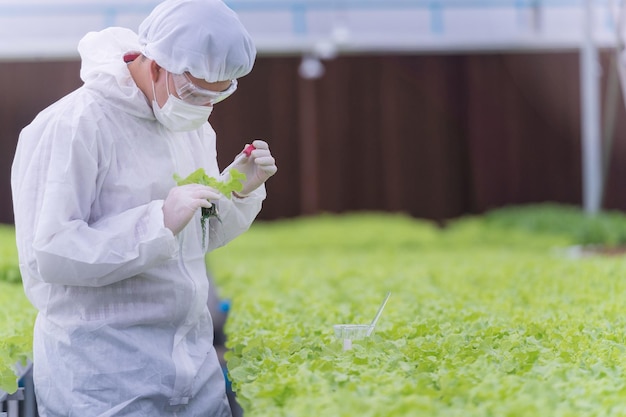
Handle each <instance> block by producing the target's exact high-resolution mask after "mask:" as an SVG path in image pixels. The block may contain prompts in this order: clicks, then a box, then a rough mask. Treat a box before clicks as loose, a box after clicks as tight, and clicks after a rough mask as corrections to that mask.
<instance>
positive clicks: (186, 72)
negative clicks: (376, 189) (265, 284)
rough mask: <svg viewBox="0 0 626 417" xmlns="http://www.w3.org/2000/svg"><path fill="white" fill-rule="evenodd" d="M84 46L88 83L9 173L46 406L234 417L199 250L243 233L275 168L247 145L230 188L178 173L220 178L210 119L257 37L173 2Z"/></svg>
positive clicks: (246, 67) (57, 108)
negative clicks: (188, 180) (214, 213)
mask: <svg viewBox="0 0 626 417" xmlns="http://www.w3.org/2000/svg"><path fill="white" fill-rule="evenodd" d="M78 50H79V52H80V55H81V59H82V66H81V78H82V79H83V81H84V85H83V86H81V87H80V88H78V89H77V90H76V91H74V92H72V93H70V94H69V95H67V96H66V97H64V98H62V99H61V100H59V101H58V102H56V103H54V104H52V105H51V106H50V107H48V108H47V109H45V110H43V111H42V112H41V113H40V114H39V115H37V117H36V118H35V119H34V121H33V122H32V123H31V124H30V125H28V126H27V127H25V128H24V129H23V131H22V132H21V134H20V138H19V142H18V146H17V150H16V155H15V159H14V162H13V166H12V173H11V178H12V179H11V185H12V192H13V202H14V211H15V228H16V235H17V245H18V251H19V259H20V268H21V273H22V277H23V283H24V289H25V292H26V294H27V296H28V298H29V299H30V301H31V302H32V304H33V305H34V306H35V307H36V308H37V309H38V311H39V314H38V316H37V320H36V324H35V329H34V349H33V350H34V352H33V355H34V358H33V363H34V382H35V392H36V398H37V403H38V408H39V413H40V415H41V416H42V417H50V416H63V417H68V416H70V417H74V416H78V417H93V416H150V417H155V416H180V417H182V416H203V417H222V416H230V415H231V411H230V408H229V405H228V402H227V399H226V395H225V381H224V376H223V373H222V371H221V369H220V365H219V363H218V359H217V356H216V353H215V350H214V348H213V345H212V338H213V328H212V322H211V316H210V314H209V310H208V308H207V298H208V293H209V288H208V286H209V284H208V280H207V271H206V265H205V253H206V252H207V251H211V250H213V249H215V248H217V247H219V246H222V245H224V244H226V243H227V242H229V241H230V240H232V239H233V238H235V237H236V236H238V235H240V234H241V233H243V232H244V231H246V230H247V229H248V228H249V227H250V225H251V223H252V222H253V220H254V219H255V217H256V216H257V214H258V212H259V211H260V209H261V204H262V201H263V200H264V198H265V197H266V191H265V186H264V183H265V181H266V180H267V179H268V178H269V177H271V176H272V175H273V174H274V173H275V172H276V170H277V168H276V165H275V161H274V158H273V157H272V155H271V153H270V150H269V147H268V145H267V143H266V142H265V141H262V140H255V141H253V142H252V144H253V145H254V146H255V147H256V150H254V151H253V152H252V153H251V154H250V155H249V156H247V157H243V158H237V159H238V161H239V162H238V163H237V164H235V166H234V168H236V169H238V170H239V171H240V172H242V173H244V174H245V175H246V180H245V182H244V187H243V190H242V191H241V192H239V193H237V194H235V195H232V196H224V195H221V194H219V193H218V192H217V191H216V190H215V189H213V188H210V187H206V186H203V185H198V184H191V185H183V186H177V185H176V182H175V181H174V179H173V174H174V173H177V174H179V175H180V176H181V177H185V176H187V175H188V174H190V173H191V172H193V171H195V170H197V169H198V168H204V170H205V171H206V173H207V174H208V175H209V176H213V177H218V176H219V175H220V171H219V168H218V164H217V155H216V135H215V132H214V131H213V129H212V128H211V126H210V124H209V123H208V121H207V119H208V117H209V114H210V113H211V110H212V109H213V105H214V104H216V103H217V102H219V101H221V100H223V99H224V98H226V97H227V96H228V95H230V94H232V92H233V91H234V90H235V88H236V86H237V79H238V78H240V77H243V76H245V75H246V74H248V73H249V72H250V71H251V70H252V66H253V63H254V60H255V56H256V50H255V47H254V45H253V43H252V41H251V39H250V36H249V34H248V33H247V31H246V30H245V28H244V27H243V26H242V24H241V22H240V21H239V19H238V17H237V16H236V14H235V13H234V12H233V11H232V10H231V9H229V8H228V7H227V6H226V5H225V4H224V3H223V2H222V1H220V0H166V1H164V2H162V3H160V4H159V5H158V6H157V7H156V8H155V9H154V10H153V12H152V13H151V14H150V15H149V16H148V17H147V18H146V20H144V21H143V22H142V23H141V25H140V26H139V31H138V33H134V32H133V31H131V30H129V29H124V28H108V29H105V30H103V31H101V32H98V33H89V34H87V35H86V36H85V37H84V38H83V39H82V40H81V41H80V43H79V47H78ZM242 145H244V142H242ZM222 174H223V175H226V173H222ZM228 197H230V198H228ZM213 203H214V204H216V206H217V209H218V213H219V218H216V217H213V218H211V219H210V220H209V222H208V225H207V232H206V234H207V235H206V236H205V238H206V242H204V244H203V231H202V228H201V221H200V215H201V213H200V210H198V209H199V208H200V207H210V206H211V204H213Z"/></svg>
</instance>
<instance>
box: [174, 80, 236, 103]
mask: <svg viewBox="0 0 626 417" xmlns="http://www.w3.org/2000/svg"><path fill="white" fill-rule="evenodd" d="M172 79H173V80H174V86H175V87H176V94H178V97H179V98H180V99H181V100H183V101H185V102H187V103H189V104H194V105H196V106H206V105H211V106H213V105H215V104H217V103H219V102H220V101H223V100H225V99H226V98H228V97H229V96H230V95H231V94H232V93H234V92H235V90H236V89H237V80H231V82H230V86H229V87H228V88H227V89H226V90H224V91H211V90H206V89H204V88H201V87H198V86H197V85H195V84H194V83H193V82H191V80H190V79H189V77H188V76H187V74H172Z"/></svg>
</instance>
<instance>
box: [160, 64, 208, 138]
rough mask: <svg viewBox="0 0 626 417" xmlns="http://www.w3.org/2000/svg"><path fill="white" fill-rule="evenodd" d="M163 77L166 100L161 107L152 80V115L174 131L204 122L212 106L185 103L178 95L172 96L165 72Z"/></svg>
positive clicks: (194, 128)
mask: <svg viewBox="0 0 626 417" xmlns="http://www.w3.org/2000/svg"><path fill="white" fill-rule="evenodd" d="M165 77H166V78H165V85H166V88H167V101H166V102H165V104H164V105H163V107H159V103H157V101H156V91H155V88H154V81H152V94H153V97H154V98H153V100H152V111H153V112H154V117H156V118H157V120H158V121H159V122H161V124H162V125H163V126H165V127H167V128H168V129H169V130H171V131H174V132H189V131H191V130H196V129H198V128H199V127H200V126H202V125H203V124H204V123H206V121H207V120H208V118H209V116H210V115H211V112H212V111H213V106H196V105H193V104H189V103H185V102H184V101H182V100H181V99H179V98H178V97H175V96H173V95H172V94H170V89H169V86H168V82H169V81H168V78H167V74H166V76H165Z"/></svg>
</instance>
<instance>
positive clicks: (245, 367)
mask: <svg viewBox="0 0 626 417" xmlns="http://www.w3.org/2000/svg"><path fill="white" fill-rule="evenodd" d="M529 210H530V211H522V212H517V213H513V217H515V218H517V219H518V221H517V222H511V223H507V221H505V219H506V218H507V215H506V213H505V214H504V215H503V213H502V212H500V213H498V215H493V216H484V217H481V218H468V219H462V220H460V221H456V222H452V223H451V224H450V225H449V226H448V227H447V228H445V229H443V230H441V229H438V228H436V227H435V226H434V225H432V224H431V223H428V222H423V221H418V220H415V219H410V218H408V217H404V216H394V215H382V214H361V215H350V216H331V215H328V216H319V217H315V218H309V219H297V220H285V221H282V222H274V223H268V224H259V223H258V224H257V225H256V226H254V227H253V229H252V230H250V231H249V232H248V233H247V234H246V235H244V236H242V237H240V238H239V239H238V240H236V241H234V242H232V243H231V244H230V245H229V246H227V247H225V248H222V249H219V250H218V251H216V252H214V253H213V254H212V255H211V256H210V257H209V265H210V266H211V268H212V269H213V272H214V274H215V276H216V278H217V280H218V283H219V285H220V291H221V293H222V295H226V296H228V297H230V298H231V299H232V310H231V316H230V318H229V321H228V323H227V332H228V334H229V343H228V345H229V347H230V348H231V352H230V353H229V354H228V355H227V357H228V359H229V365H228V367H229V373H230V378H231V380H232V382H233V386H234V388H235V390H236V391H237V392H238V398H239V401H240V403H241V404H242V406H243V408H244V410H245V412H247V414H248V415H249V416H255V417H257V416H272V417H277V416H298V417H306V416H320V415H332V416H385V417H390V416H402V417H405V416H463V417H468V416H481V417H484V416H498V417H500V416H529V417H530V416H533V417H536V416H551V417H553V416H583V415H584V416H623V415H626V401H624V400H625V399H626V383H625V381H626V375H625V371H626V319H625V317H626V315H625V314H624V313H625V312H626V311H625V310H626V307H624V305H625V303H624V300H625V299H626V262H625V261H624V259H623V258H620V257H611V258H606V257H593V258H571V257H568V256H565V252H564V251H563V248H567V247H569V246H571V245H574V244H581V242H582V243H585V244H586V243H589V242H583V239H581V238H580V237H581V236H583V235H584V233H582V232H581V230H582V229H586V230H591V229H593V228H594V227H595V226H592V225H590V224H589V220H588V219H586V218H584V216H582V215H581V213H580V212H578V213H577V214H576V215H574V213H570V212H569V211H568V210H565V211H563V210H564V209H563V210H562V208H560V207H547V208H546V207H543V206H542V207H538V208H534V209H529ZM559 212H561V216H556V217H557V218H563V216H565V215H566V214H568V215H571V217H570V218H569V221H570V223H569V225H567V224H566V223H564V222H561V223H560V225H557V224H556V223H554V222H552V223H550V222H547V224H546V225H544V226H542V225H541V222H538V223H537V222H530V224H524V221H522V220H524V216H525V215H528V214H529V213H530V216H529V217H531V218H532V217H533V216H534V217H536V218H541V217H543V218H545V217H548V218H549V217H550V216H551V215H553V214H555V213H559ZM499 216H502V217H499ZM594 222H595V220H594ZM611 222H614V223H615V224H614V225H613V226H612V227H609V230H610V232H611V233H613V234H614V233H615V232H616V229H618V228H620V227H622V225H626V223H625V222H624V219H623V218H622V217H619V216H618V217H617V218H616V219H613V220H611ZM556 226H559V227H556ZM562 226H567V227H562ZM605 233H606V231H605ZM607 236H608V235H606V234H605V235H604V239H605V242H609V241H610V240H611V239H608V238H607ZM593 240H594V239H590V241H591V242H592V241H593ZM619 243H620V242H619V239H617V240H614V241H611V242H610V243H607V244H611V245H612V244H619ZM387 291H391V292H392V296H391V298H390V300H389V302H388V304H387V306H386V309H385V311H384V313H383V315H382V317H381V319H380V321H379V324H378V327H377V329H376V331H375V332H374V334H373V336H372V337H371V338H369V339H367V340H364V341H355V342H353V348H352V349H351V350H348V351H344V350H343V349H342V343H341V341H338V340H336V339H335V337H334V333H333V325H334V324H338V323H357V324H359V323H362V324H367V323H369V321H370V320H371V319H372V317H373V316H374V314H375V312H376V308H377V306H378V304H379V303H380V301H381V299H382V297H383V296H384V295H385V293H386V292H387Z"/></svg>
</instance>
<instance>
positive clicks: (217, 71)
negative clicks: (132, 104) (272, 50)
mask: <svg viewBox="0 0 626 417" xmlns="http://www.w3.org/2000/svg"><path fill="white" fill-rule="evenodd" d="M139 43H140V44H141V52H142V53H143V54H144V55H145V56H146V57H148V58H150V59H152V60H154V61H156V62H157V64H159V65H160V66H162V67H163V68H165V69H166V70H168V71H169V72H171V73H174V74H182V73H183V72H185V71H188V72H189V73H191V75H193V76H194V77H196V78H200V79H204V80H206V81H207V82H217V81H225V80H231V79H236V78H239V77H243V76H244V75H246V74H248V73H249V72H250V71H252V66H253V65H254V59H255V57H256V48H255V47H254V44H253V43H252V39H251V37H250V34H249V33H248V31H247V30H246V29H245V28H244V27H243V25H242V24H241V22H240V21H239V18H238V17H237V14H235V12H234V11H232V10H231V9H230V8H229V7H228V6H227V5H226V4H225V3H224V2H223V1H222V0H166V1H164V2H162V3H160V4H159V5H158V6H157V7H155V9H154V10H153V11H152V13H150V15H149V16H148V17H147V18H146V19H145V20H144V21H143V22H142V23H141V24H140V25H139Z"/></svg>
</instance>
